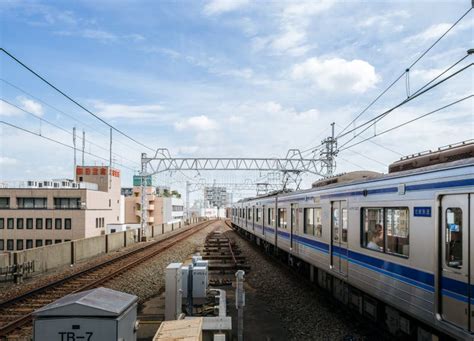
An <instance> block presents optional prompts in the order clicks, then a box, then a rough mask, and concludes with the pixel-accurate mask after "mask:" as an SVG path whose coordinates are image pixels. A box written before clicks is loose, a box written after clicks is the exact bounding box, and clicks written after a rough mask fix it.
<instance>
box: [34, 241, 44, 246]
mask: <svg viewBox="0 0 474 341" xmlns="http://www.w3.org/2000/svg"><path fill="white" fill-rule="evenodd" d="M41 246H43V239H36V241H35V247H41Z"/></svg>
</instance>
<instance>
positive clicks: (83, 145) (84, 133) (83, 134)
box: [82, 130, 86, 167]
mask: <svg viewBox="0 0 474 341" xmlns="http://www.w3.org/2000/svg"><path fill="white" fill-rule="evenodd" d="M85 151H86V132H85V131H84V130H82V167H84V152H85Z"/></svg>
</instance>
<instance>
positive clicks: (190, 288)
mask: <svg viewBox="0 0 474 341" xmlns="http://www.w3.org/2000/svg"><path fill="white" fill-rule="evenodd" d="M187 294H188V296H187V300H186V303H187V307H186V310H187V313H188V316H193V265H192V264H189V266H188V293H187Z"/></svg>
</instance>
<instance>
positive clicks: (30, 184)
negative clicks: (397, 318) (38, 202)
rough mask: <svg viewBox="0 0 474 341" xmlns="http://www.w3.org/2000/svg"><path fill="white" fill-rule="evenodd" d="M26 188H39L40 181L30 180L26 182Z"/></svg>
mask: <svg viewBox="0 0 474 341" xmlns="http://www.w3.org/2000/svg"><path fill="white" fill-rule="evenodd" d="M26 187H27V188H38V181H34V180H28V181H27V182H26Z"/></svg>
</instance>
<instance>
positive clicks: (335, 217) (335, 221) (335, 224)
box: [332, 208, 341, 241]
mask: <svg viewBox="0 0 474 341" xmlns="http://www.w3.org/2000/svg"><path fill="white" fill-rule="evenodd" d="M340 224H341V222H340V221H339V208H333V209H332V233H333V235H332V239H333V240H334V241H338V240H339V228H340Z"/></svg>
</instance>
